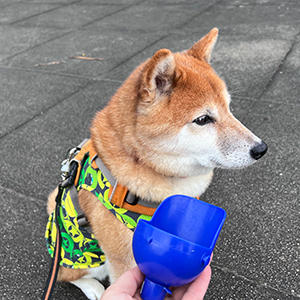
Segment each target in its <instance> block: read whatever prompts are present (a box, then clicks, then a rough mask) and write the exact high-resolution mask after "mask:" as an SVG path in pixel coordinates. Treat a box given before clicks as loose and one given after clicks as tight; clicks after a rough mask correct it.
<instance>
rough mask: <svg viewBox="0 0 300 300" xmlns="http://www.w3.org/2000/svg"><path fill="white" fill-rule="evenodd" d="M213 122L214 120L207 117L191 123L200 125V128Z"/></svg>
mask: <svg viewBox="0 0 300 300" xmlns="http://www.w3.org/2000/svg"><path fill="white" fill-rule="evenodd" d="M213 122H214V119H213V118H211V117H210V116H208V115H204V116H201V117H198V118H197V119H195V120H194V121H193V123H196V124H197V125H200V126H203V125H206V124H208V123H213Z"/></svg>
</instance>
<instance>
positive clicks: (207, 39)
mask: <svg viewBox="0 0 300 300" xmlns="http://www.w3.org/2000/svg"><path fill="white" fill-rule="evenodd" d="M218 33H219V29H218V28H213V29H212V30H211V31H210V32H209V33H208V34H207V35H205V36H204V37H203V38H202V39H201V40H200V41H198V42H197V43H195V44H194V45H193V47H192V48H191V49H189V50H187V53H188V54H189V55H191V56H193V57H195V58H197V59H200V60H203V59H204V60H205V61H206V62H208V63H209V62H210V57H211V53H212V50H213V49H214V46H215V43H216V41H217V38H218Z"/></svg>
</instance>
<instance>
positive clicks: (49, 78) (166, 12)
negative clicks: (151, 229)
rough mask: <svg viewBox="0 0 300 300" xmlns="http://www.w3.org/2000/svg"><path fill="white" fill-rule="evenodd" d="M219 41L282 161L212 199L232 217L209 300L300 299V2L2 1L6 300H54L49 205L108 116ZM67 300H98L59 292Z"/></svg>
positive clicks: (253, 120)
mask: <svg viewBox="0 0 300 300" xmlns="http://www.w3.org/2000/svg"><path fill="white" fill-rule="evenodd" d="M213 27H218V28H219V29H220V35H219V41H218V43H217V45H216V48H215V51H214V53H213V59H212V65H213V67H214V68H215V69H216V71H217V72H218V74H219V75H220V76H221V77H222V78H224V79H225V81H226V82H227V85H228V88H229V91H230V93H231V95H232V104H231V106H232V111H233V113H234V114H235V115H236V116H237V117H238V118H239V119H240V120H241V121H242V122H243V123H244V124H245V125H246V126H248V127H249V128H250V129H251V130H252V131H253V132H254V133H255V134H256V135H258V136H259V137H261V138H262V139H263V140H264V141H265V142H266V143H267V144H268V146H269V151H268V153H267V154H266V156H265V157H263V158H262V159H261V160H260V161H258V162H257V164H255V165H253V166H251V167H249V168H246V169H243V170H234V171H232V170H231V171H229V170H217V171H216V172H215V176H214V180H213V183H212V184H211V186H210V187H209V189H208V190H207V192H206V193H205V194H204V195H203V197H202V199H203V200H205V201H208V202H210V203H213V204H216V205H218V206H221V207H222V208H224V209H225V210H226V211H227V214H228V216H227V220H226V223H225V225H224V228H223V230H222V232H221V235H220V239H219V241H218V243H217V246H216V249H215V251H214V258H213V262H212V269H213V277H212V281H211V284H210V287H209V290H208V293H207V295H206V298H205V299H213V300H215V299H226V300H227V299H228V300H229V299H234V300H242V299H259V300H265V299H289V300H292V299H300V204H299V182H300V172H299V161H300V154H299V140H300V136H299V131H300V125H299V116H300V105H299V103H300V102H299V92H300V1H298V0H288V1H283V0H280V1H279V0H223V1H222V0H213V1H207V0H206V1H204V0H198V1H197V0H189V1H184V0H174V1H172V0H152V1H138V0H74V1H71V0H27V1H25V0H23V1H22V0H20V1H19V0H0V157H1V159H0V162H1V163H0V207H1V209H0V226H1V231H2V239H1V242H0V270H1V272H0V298H1V299H40V297H41V295H42V290H43V287H44V283H45V280H46V277H47V274H48V270H49V266H50V258H49V255H48V254H47V250H46V246H45V241H44V230H45V224H46V222H47V214H46V199H47V195H48V193H49V192H50V191H51V189H53V187H54V186H55V185H56V184H57V183H58V181H59V179H60V162H61V161H62V160H63V159H64V157H65V154H66V150H67V149H69V148H70V147H72V146H74V145H77V144H78V143H79V142H80V141H81V140H82V139H83V138H85V137H88V136H89V124H90V121H91V118H92V117H93V116H94V114H95V112H96V111H98V110H100V109H101V108H103V106H104V105H105V104H106V103H107V102H108V100H109V99H110V97H111V96H112V95H113V93H114V92H115V91H116V89H117V88H118V87H119V86H120V85H121V83H122V81H123V80H124V79H125V78H126V77H127V76H128V75H129V74H130V72H131V71H132V70H133V69H134V68H135V66H137V65H138V64H139V63H140V62H142V61H143V60H145V59H146V58H148V57H149V56H151V55H152V54H153V53H154V52H155V51H156V50H158V49H160V48H169V49H171V50H172V51H181V50H183V49H187V48H189V47H190V46H191V45H192V44H193V42H195V41H197V40H198V39H200V38H201V37H202V36H203V35H204V34H205V33H207V32H208V31H209V30H210V29H211V28H213ZM74 56H88V57H93V58H98V60H94V61H89V60H84V59H74ZM53 299H85V297H84V295H83V294H82V292H81V291H80V290H79V289H77V288H76V287H75V286H72V285H70V284H67V283H59V284H57V287H56V289H55V292H54V297H53Z"/></svg>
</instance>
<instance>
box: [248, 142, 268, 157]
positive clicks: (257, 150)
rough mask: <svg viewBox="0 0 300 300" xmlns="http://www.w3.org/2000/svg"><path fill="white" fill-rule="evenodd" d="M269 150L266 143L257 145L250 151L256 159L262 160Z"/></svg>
mask: <svg viewBox="0 0 300 300" xmlns="http://www.w3.org/2000/svg"><path fill="white" fill-rule="evenodd" d="M267 150H268V146H267V144H266V143H264V142H261V143H259V144H256V145H255V146H254V147H253V148H252V149H250V155H251V157H252V158H254V159H256V160H257V159H260V158H261V157H262V156H263V155H264V154H265V153H266V152H267Z"/></svg>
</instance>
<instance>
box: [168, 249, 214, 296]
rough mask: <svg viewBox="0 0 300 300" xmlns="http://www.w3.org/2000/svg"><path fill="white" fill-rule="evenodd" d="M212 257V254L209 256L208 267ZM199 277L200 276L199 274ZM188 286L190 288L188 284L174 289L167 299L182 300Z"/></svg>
mask: <svg viewBox="0 0 300 300" xmlns="http://www.w3.org/2000/svg"><path fill="white" fill-rule="evenodd" d="M213 256H214V254H213V253H212V254H211V256H210V260H209V263H208V266H209V265H210V263H211V261H212V258H213ZM206 268H207V267H206ZM203 272H204V270H203ZM203 272H202V273H203ZM200 276H201V274H200ZM189 286H190V284H186V285H183V286H180V287H177V288H175V289H174V291H173V292H172V296H169V299H173V300H180V299H182V297H183V295H184V294H185V293H186V291H187V289H188V288H189ZM167 299H168V298H167Z"/></svg>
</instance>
